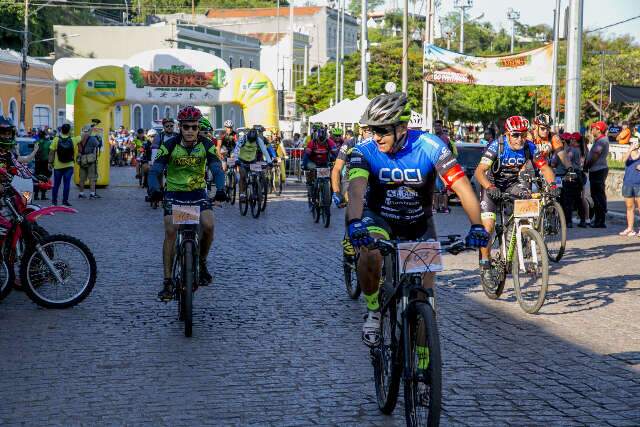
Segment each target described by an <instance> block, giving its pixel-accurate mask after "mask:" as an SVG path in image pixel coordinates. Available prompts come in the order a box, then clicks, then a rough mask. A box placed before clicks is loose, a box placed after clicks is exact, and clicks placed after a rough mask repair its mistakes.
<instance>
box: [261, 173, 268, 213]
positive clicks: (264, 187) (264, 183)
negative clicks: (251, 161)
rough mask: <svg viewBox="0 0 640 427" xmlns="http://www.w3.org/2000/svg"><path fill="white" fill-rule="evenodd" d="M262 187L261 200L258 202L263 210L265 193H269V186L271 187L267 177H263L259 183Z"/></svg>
mask: <svg viewBox="0 0 640 427" xmlns="http://www.w3.org/2000/svg"><path fill="white" fill-rule="evenodd" d="M260 184H261V187H262V200H261V203H260V210H261V211H264V210H265V209H267V195H268V194H269V187H271V182H270V181H269V180H267V179H263V181H262V182H261V183H260Z"/></svg>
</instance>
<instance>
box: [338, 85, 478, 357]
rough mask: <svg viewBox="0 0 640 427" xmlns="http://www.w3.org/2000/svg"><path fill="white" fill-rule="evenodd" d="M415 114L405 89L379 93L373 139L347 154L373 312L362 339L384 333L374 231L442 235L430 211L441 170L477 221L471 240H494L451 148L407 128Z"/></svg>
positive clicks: (428, 282) (354, 236)
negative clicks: (373, 244) (439, 233)
mask: <svg viewBox="0 0 640 427" xmlns="http://www.w3.org/2000/svg"><path fill="white" fill-rule="evenodd" d="M409 118H410V110H409V108H408V105H407V97H406V95H404V94H402V93H393V94H383V95H378V96H377V97H375V98H374V99H373V100H372V101H371V103H369V105H368V106H367V108H366V110H365V112H364V114H363V116H362V119H361V122H363V123H366V124H367V125H368V126H369V128H370V130H371V131H372V133H373V139H371V140H368V141H363V142H362V143H361V144H358V145H356V146H355V147H354V148H353V150H352V152H351V158H350V160H349V204H348V206H347V218H348V224H349V226H348V233H349V238H350V240H351V242H352V243H353V245H354V246H357V247H360V258H359V261H358V280H359V283H360V285H361V287H362V292H363V294H364V298H365V300H366V302H367V311H368V315H367V318H366V321H365V323H364V326H363V328H362V339H363V341H364V342H365V344H367V345H370V346H373V345H376V344H377V343H378V341H379V339H380V318H381V316H380V312H379V309H380V305H379V301H378V287H379V283H380V273H381V271H380V270H381V267H382V255H381V254H380V251H379V250H377V249H370V248H369V247H368V246H370V245H371V243H372V242H373V241H374V239H376V238H378V239H390V238H396V239H403V240H417V239H427V238H436V237H437V236H436V230H435V226H434V223H433V218H432V210H431V207H432V203H433V191H434V183H435V178H436V174H437V175H439V176H440V177H442V180H443V181H444V182H445V184H446V185H447V186H448V187H450V188H451V189H452V190H453V191H454V192H455V193H456V194H457V195H458V197H459V198H460V200H461V202H462V207H463V208H464V210H465V212H466V214H467V216H468V217H469V220H470V221H471V223H472V224H473V225H472V226H471V230H470V232H469V234H468V235H467V243H468V244H469V245H472V246H474V247H480V246H485V245H487V243H488V239H489V234H488V233H487V231H486V230H485V229H484V227H483V226H482V224H481V220H480V204H479V202H478V199H477V197H476V195H475V194H474V192H473V188H472V187H471V183H470V182H469V180H468V179H467V177H466V176H465V174H464V171H463V170H462V168H461V167H460V165H458V163H457V162H456V159H455V158H454V157H453V155H452V153H451V150H449V148H447V146H446V145H445V144H444V142H442V140H441V139H440V138H438V137H437V136H435V135H431V134H428V133H424V132H420V131H407V122H408V121H409ZM433 284H434V274H433V273H427V274H425V275H424V276H423V286H424V287H425V288H426V289H427V293H428V294H429V295H430V297H431V298H433Z"/></svg>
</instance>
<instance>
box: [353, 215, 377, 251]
mask: <svg viewBox="0 0 640 427" xmlns="http://www.w3.org/2000/svg"><path fill="white" fill-rule="evenodd" d="M347 232H348V233H349V240H351V243H352V244H353V246H355V247H361V246H369V245H370V244H372V243H373V237H371V235H370V234H369V230H367V226H366V225H365V224H364V223H363V222H362V220H359V219H357V220H353V221H351V222H350V223H349V228H348V230H347Z"/></svg>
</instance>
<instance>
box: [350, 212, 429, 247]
mask: <svg viewBox="0 0 640 427" xmlns="http://www.w3.org/2000/svg"><path fill="white" fill-rule="evenodd" d="M362 223H363V224H364V225H365V226H366V227H367V230H369V233H371V234H379V235H381V236H383V237H384V238H385V239H400V240H420V239H437V237H438V235H437V232H436V226H435V223H434V222H433V217H431V216H428V217H425V218H424V219H423V220H421V221H418V222H415V223H412V224H394V223H389V222H387V221H386V220H385V219H384V218H382V217H381V216H380V215H378V214H377V213H375V212H373V211H371V210H369V209H365V210H364V212H363V213H362Z"/></svg>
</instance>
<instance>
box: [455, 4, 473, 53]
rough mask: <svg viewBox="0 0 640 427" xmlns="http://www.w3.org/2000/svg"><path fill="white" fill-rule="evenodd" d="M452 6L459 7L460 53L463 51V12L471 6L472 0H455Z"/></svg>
mask: <svg viewBox="0 0 640 427" xmlns="http://www.w3.org/2000/svg"><path fill="white" fill-rule="evenodd" d="M453 7H455V8H456V9H460V50H459V52H460V53H464V14H465V10H467V9H470V8H472V7H473V0H456V1H455V3H454V5H453Z"/></svg>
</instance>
